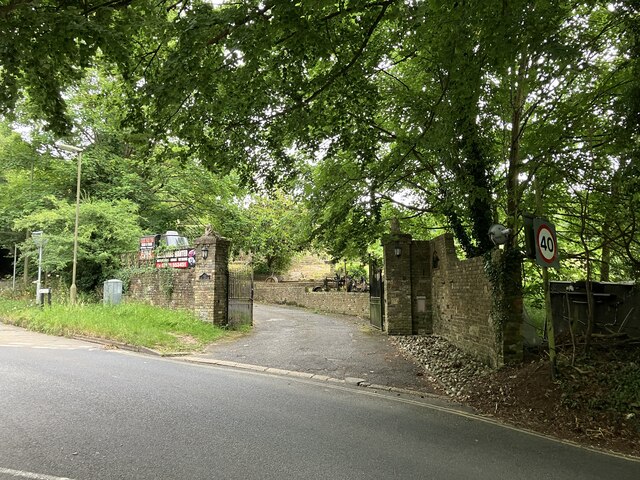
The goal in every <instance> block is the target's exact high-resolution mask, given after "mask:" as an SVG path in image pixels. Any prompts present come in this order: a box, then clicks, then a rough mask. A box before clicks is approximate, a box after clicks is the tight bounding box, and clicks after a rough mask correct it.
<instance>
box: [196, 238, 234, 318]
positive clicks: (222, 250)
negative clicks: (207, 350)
mask: <svg viewBox="0 0 640 480" xmlns="http://www.w3.org/2000/svg"><path fill="white" fill-rule="evenodd" d="M229 244H230V242H229V240H227V239H226V238H223V237H221V236H219V235H217V234H216V233H214V232H213V231H212V230H211V229H210V228H209V227H208V228H207V229H206V230H205V234H204V235H203V236H202V237H199V238H197V239H196V240H195V242H194V246H195V250H196V267H195V283H194V288H193V295H194V312H195V314H196V315H197V316H198V317H199V318H200V319H201V320H203V321H205V322H211V323H213V324H214V325H226V324H227V320H228V311H229V307H228V295H227V290H228V277H229ZM205 255H206V258H204V257H205Z"/></svg>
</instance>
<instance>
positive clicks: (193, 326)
mask: <svg viewBox="0 0 640 480" xmlns="http://www.w3.org/2000/svg"><path fill="white" fill-rule="evenodd" d="M0 319H2V320H3V321H5V322H7V323H12V324H14V325H17V326H20V327H24V328H27V329H29V330H34V331H37V332H42V333H47V334H50V335H60V336H73V335H83V336H88V337H96V338H102V339H108V340H113V341H116V342H122V343H126V344H129V345H135V346H142V347H147V348H152V349H155V350H159V351H161V352H189V351H196V350H200V349H202V348H203V347H204V346H205V345H207V344H209V343H211V342H213V341H215V340H218V339H220V338H222V337H225V336H229V335H238V334H239V333H238V332H234V331H230V330H227V329H224V328H220V327H217V326H214V325H211V324H210V323H205V322H202V321H200V320H199V319H198V318H196V317H195V316H194V315H192V314H191V313H189V312H185V311H179V310H167V309H163V308H159V307H153V306H150V305H144V304H138V303H126V304H121V305H116V306H103V305H97V304H92V305H79V306H76V307H71V306H68V305H53V306H52V307H48V306H47V307H45V308H42V309H41V308H37V307H34V306H29V305H28V304H27V303H26V302H24V301H20V300H10V299H5V298H0ZM241 331H242V330H241Z"/></svg>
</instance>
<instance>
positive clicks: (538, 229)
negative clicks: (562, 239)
mask: <svg viewBox="0 0 640 480" xmlns="http://www.w3.org/2000/svg"><path fill="white" fill-rule="evenodd" d="M533 235H534V238H535V244H536V263H537V264H538V265H540V266H542V267H555V268H560V261H559V260H558V240H557V238H556V227H555V225H554V224H553V223H550V222H547V221H546V220H544V219H542V218H534V220H533Z"/></svg>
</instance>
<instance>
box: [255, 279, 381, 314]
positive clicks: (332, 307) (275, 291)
mask: <svg viewBox="0 0 640 480" xmlns="http://www.w3.org/2000/svg"><path fill="white" fill-rule="evenodd" d="M311 286H312V284H309V285H305V284H304V283H287V282H282V283H265V282H256V283H255V284H254V300H255V301H256V302H258V303H269V304H275V305H295V306H298V307H303V308H308V309H311V310H317V311H319V312H326V313H337V314H341V315H352V316H357V317H362V318H369V294H368V293H355V292H312V291H309V290H310V287H311Z"/></svg>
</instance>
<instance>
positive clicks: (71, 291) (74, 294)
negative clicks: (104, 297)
mask: <svg viewBox="0 0 640 480" xmlns="http://www.w3.org/2000/svg"><path fill="white" fill-rule="evenodd" d="M56 146H57V147H58V148H60V149H61V150H65V151H67V152H71V153H77V154H78V155H77V158H78V182H77V184H76V226H75V228H74V230H73V267H72V273H71V288H70V289H69V300H70V301H71V305H75V304H76V299H77V296H78V289H77V287H76V266H77V263H78V219H79V217H80V172H81V169H82V151H83V149H82V148H79V147H74V146H73V145H66V144H64V143H57V144H56Z"/></svg>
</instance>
